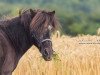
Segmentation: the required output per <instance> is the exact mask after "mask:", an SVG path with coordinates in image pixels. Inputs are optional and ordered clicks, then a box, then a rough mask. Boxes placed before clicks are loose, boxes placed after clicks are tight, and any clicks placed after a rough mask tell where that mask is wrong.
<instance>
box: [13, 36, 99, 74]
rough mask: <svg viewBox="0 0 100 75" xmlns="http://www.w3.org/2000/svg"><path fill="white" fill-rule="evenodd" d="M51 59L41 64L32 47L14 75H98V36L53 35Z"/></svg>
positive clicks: (36, 50) (37, 54) (37, 53)
mask: <svg viewBox="0 0 100 75" xmlns="http://www.w3.org/2000/svg"><path fill="white" fill-rule="evenodd" d="M52 42H53V49H54V54H53V60H52V61H44V59H43V58H42V56H41V54H40V52H39V51H38V49H37V48H36V47H35V46H32V48H30V49H29V50H28V52H27V53H25V55H24V56H23V57H22V58H21V60H20V62H19V64H18V66H17V68H16V70H15V71H14V72H13V75H100V36H97V35H92V36H91V35H78V36H77V37H71V36H67V35H66V36H65V35H62V36H57V35H53V36H52Z"/></svg>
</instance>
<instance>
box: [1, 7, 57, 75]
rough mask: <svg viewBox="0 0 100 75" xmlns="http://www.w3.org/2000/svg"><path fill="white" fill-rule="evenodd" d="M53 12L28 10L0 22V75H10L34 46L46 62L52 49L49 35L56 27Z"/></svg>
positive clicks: (50, 55)
mask: <svg viewBox="0 0 100 75" xmlns="http://www.w3.org/2000/svg"><path fill="white" fill-rule="evenodd" d="M54 14H55V11H52V12H47V11H44V10H32V9H28V10H25V11H20V14H19V16H18V17H15V18H12V19H10V20H4V21H3V20H1V21H0V75H12V72H13V71H14V69H15V68H16V66H17V64H18V61H19V59H20V58H21V57H22V55H23V54H24V53H25V52H26V51H27V50H28V49H29V48H30V47H31V46H32V45H35V46H36V47H37V48H38V49H39V51H40V52H41V54H42V56H43V58H44V59H45V60H46V61H49V60H51V59H52V58H51V57H52V54H53V49H52V42H51V39H50V34H51V32H52V31H54V30H55V29H56V28H57V27H58V24H57V20H56V18H55V15H54Z"/></svg>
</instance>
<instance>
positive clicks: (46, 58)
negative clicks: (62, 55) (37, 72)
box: [43, 56, 52, 61]
mask: <svg viewBox="0 0 100 75" xmlns="http://www.w3.org/2000/svg"><path fill="white" fill-rule="evenodd" d="M43 58H44V60H45V61H51V60H52V57H45V56H43Z"/></svg>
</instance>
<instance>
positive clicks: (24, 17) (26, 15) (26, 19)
mask: <svg viewBox="0 0 100 75" xmlns="http://www.w3.org/2000/svg"><path fill="white" fill-rule="evenodd" d="M32 12H33V11H32V10H30V9H29V10H25V11H22V12H21V13H20V14H19V16H20V19H21V23H22V24H24V25H25V26H29V25H30V22H31V20H32V17H33V15H32Z"/></svg>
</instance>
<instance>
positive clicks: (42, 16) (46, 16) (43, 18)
mask: <svg viewBox="0 0 100 75" xmlns="http://www.w3.org/2000/svg"><path fill="white" fill-rule="evenodd" d="M35 12H36V15H35V16H34V18H33V19H32V21H31V24H30V30H31V31H34V32H37V34H41V33H44V32H45V30H46V29H47V27H48V25H50V24H51V25H52V27H53V29H52V31H55V30H57V29H58V28H59V25H60V24H59V22H58V20H57V18H56V16H55V15H54V14H50V12H47V11H44V10H35Z"/></svg>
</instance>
